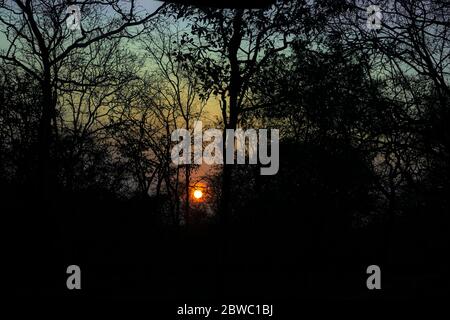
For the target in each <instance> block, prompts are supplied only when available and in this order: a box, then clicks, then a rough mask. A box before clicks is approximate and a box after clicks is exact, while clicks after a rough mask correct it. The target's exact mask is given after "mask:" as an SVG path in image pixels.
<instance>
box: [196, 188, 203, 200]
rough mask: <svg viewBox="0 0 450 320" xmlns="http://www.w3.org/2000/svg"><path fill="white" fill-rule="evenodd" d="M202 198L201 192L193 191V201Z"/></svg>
mask: <svg viewBox="0 0 450 320" xmlns="http://www.w3.org/2000/svg"><path fill="white" fill-rule="evenodd" d="M202 197H203V192H202V191H201V190H195V191H194V198H195V199H201V198H202Z"/></svg>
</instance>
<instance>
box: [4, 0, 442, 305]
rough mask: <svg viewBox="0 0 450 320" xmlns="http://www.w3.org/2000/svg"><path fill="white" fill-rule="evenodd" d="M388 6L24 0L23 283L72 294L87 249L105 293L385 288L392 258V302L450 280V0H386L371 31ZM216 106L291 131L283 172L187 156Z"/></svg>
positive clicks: (11, 205) (229, 122)
mask: <svg viewBox="0 0 450 320" xmlns="http://www.w3.org/2000/svg"><path fill="white" fill-rule="evenodd" d="M369 4H370V3H368V2H366V1H344V0H342V1H328V0H317V1H302V0H299V1H277V2H276V3H275V4H274V5H273V6H270V7H266V8H263V9H253V10H251V9H244V8H237V9H218V8H206V7H201V8H198V7H193V6H187V5H181V4H174V3H170V4H161V7H160V8H159V9H157V10H156V11H155V12H154V13H147V12H146V10H144V8H142V7H139V5H138V4H135V2H134V1H102V2H98V1H89V0H86V1H80V4H79V6H80V9H81V17H82V19H81V24H80V30H75V31H74V30H70V29H69V28H68V25H67V24H66V20H67V19H69V15H68V14H67V3H66V1H40V0H39V1H4V2H2V4H1V5H0V30H1V31H0V32H1V38H0V43H1V47H0V49H1V51H0V63H1V64H0V71H1V74H0V97H1V98H0V99H1V107H0V124H1V125H0V137H1V139H0V194H1V199H2V201H1V211H2V218H3V223H2V225H3V226H4V228H5V229H7V230H8V232H7V235H8V237H9V240H8V242H7V243H6V245H7V246H8V256H10V257H11V260H10V262H9V264H10V265H13V268H12V270H11V275H12V277H13V279H15V280H14V281H15V283H16V289H17V290H16V293H17V294H19V295H27V294H44V295H59V294H67V293H66V292H67V291H65V276H66V275H65V267H66V266H67V265H69V264H77V265H80V266H81V268H82V270H85V273H86V279H85V280H83V281H86V285H85V289H86V290H85V291H83V292H84V294H86V292H87V295H88V296H89V295H90V296H115V297H122V296H127V297H133V296H143V297H150V298H154V299H165V298H169V299H173V298H185V297H191V298H192V297H193V298H210V297H222V296H228V297H229V296H236V295H237V296H238V297H239V296H241V297H255V296H256V297H265V298H276V299H280V298H292V297H319V298H324V297H325V298H364V297H372V296H374V295H370V294H368V291H367V289H366V286H365V279H366V274H365V271H366V269H365V268H366V267H367V266H368V265H371V264H377V265H380V266H381V268H382V270H383V272H384V273H383V281H385V282H383V283H384V284H385V286H384V287H383V289H384V291H383V292H384V296H383V297H385V298H405V297H406V298H408V297H417V296H441V295H443V294H445V293H446V290H448V288H449V280H448V277H446V274H445V272H448V270H449V265H448V262H446V260H447V259H446V258H447V257H446V256H447V255H448V252H449V245H448V244H449V242H448V232H449V231H450V230H449V216H448V215H449V212H450V208H449V202H448V199H449V197H448V195H449V194H450V126H449V123H450V104H449V99H450V87H449V74H450V23H449V21H450V5H449V3H448V2H447V1H444V0H442V1H441V0H434V1H428V0H414V1H413V0H411V1H410V0H403V1H400V0H399V1H379V2H378V3H377V5H378V6H379V7H380V8H381V10H382V14H383V18H382V21H381V28H379V29H369V28H368V27H367V23H366V22H367V19H368V13H367V11H366V8H367V6H368V5H369ZM153 11H154V10H153ZM369 15H370V13H369ZM196 120H202V121H203V122H204V123H207V125H208V127H215V128H220V129H222V130H223V129H236V128H244V129H245V128H276V129H279V130H280V137H281V140H280V168H279V172H278V174H277V175H274V176H261V175H260V170H259V167H258V166H257V165H237V166H234V165H224V166H217V167H211V168H210V169H211V170H210V171H209V172H206V173H205V172H204V171H205V170H204V168H202V167H199V166H195V165H184V166H175V165H174V164H173V163H172V161H171V150H172V148H173V146H174V142H172V141H171V133H172V132H173V131H174V130H175V129H179V128H185V129H187V130H188V131H192V130H193V125H194V122H195V121H196ZM224 156H225V155H224ZM206 171H208V170H206ZM201 178H202V179H203V180H202V181H203V182H202V183H204V184H206V185H207V190H208V191H207V192H206V193H207V197H206V198H205V200H204V202H203V203H200V204H199V203H196V202H195V201H194V199H193V198H192V196H191V194H190V193H191V190H192V188H193V186H194V185H196V184H197V183H199V180H200V179H201ZM9 253H10V255H9ZM30 268H32V269H33V270H38V271H36V275H35V276H36V278H37V279H35V281H34V280H33V281H32V282H30V281H29V279H28V278H27V277H26V274H27V273H28V272H29V270H30ZM83 279H84V278H83ZM384 279H385V280H384ZM149 288H150V289H149ZM380 296H381V295H380Z"/></svg>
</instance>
